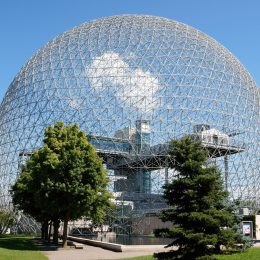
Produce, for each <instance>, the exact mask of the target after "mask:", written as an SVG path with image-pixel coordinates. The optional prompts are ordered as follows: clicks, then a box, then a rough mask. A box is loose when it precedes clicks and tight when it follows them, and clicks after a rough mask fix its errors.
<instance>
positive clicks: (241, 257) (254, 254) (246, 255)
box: [217, 248, 260, 260]
mask: <svg viewBox="0 0 260 260" xmlns="http://www.w3.org/2000/svg"><path fill="white" fill-rule="evenodd" d="M217 259H218V260H259V259H260V248H250V249H249V250H247V251H246V252H243V253H241V254H232V255H220V256H218V258H217Z"/></svg>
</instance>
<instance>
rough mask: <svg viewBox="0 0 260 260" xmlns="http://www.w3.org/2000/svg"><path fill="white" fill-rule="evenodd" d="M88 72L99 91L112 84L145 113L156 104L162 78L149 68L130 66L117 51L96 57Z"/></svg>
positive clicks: (128, 103)
mask: <svg viewBox="0 0 260 260" xmlns="http://www.w3.org/2000/svg"><path fill="white" fill-rule="evenodd" d="M86 75H87V77H88V78H89V81H90V85H91V87H92V88H94V89H95V90H96V91H99V92H104V91H105V90H106V89H107V88H111V87H113V88H115V96H116V97H117V98H119V99H121V100H123V101H125V102H126V103H127V105H129V106H132V107H135V108H137V109H139V110H141V111H142V112H148V111H150V110H152V109H153V108H155V107H156V106H157V102H156V101H157V98H156V95H155V92H156V91H158V90H159V87H160V84H159V80H158V79H157V78H155V77H154V76H153V75H152V74H151V73H150V72H148V71H143V70H142V69H140V68H137V69H133V68H131V67H130V65H129V64H128V63H127V62H125V61H124V60H123V59H122V58H121V57H120V56H119V54H118V53H115V52H106V53H104V54H103V55H101V56H99V57H95V58H93V60H92V63H91V64H90V65H89V66H88V67H87V68H86Z"/></svg>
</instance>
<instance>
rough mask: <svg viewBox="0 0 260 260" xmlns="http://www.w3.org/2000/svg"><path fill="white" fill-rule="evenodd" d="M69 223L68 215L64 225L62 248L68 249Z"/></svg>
mask: <svg viewBox="0 0 260 260" xmlns="http://www.w3.org/2000/svg"><path fill="white" fill-rule="evenodd" d="M68 222H69V217H68V214H66V216H65V218H64V224H63V237H62V247H67V237H68Z"/></svg>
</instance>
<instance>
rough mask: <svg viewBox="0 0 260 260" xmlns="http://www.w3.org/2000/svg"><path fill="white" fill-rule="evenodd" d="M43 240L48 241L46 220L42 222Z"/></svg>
mask: <svg viewBox="0 0 260 260" xmlns="http://www.w3.org/2000/svg"><path fill="white" fill-rule="evenodd" d="M43 232H44V240H48V220H46V221H44V231H43Z"/></svg>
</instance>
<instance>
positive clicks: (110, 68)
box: [0, 15, 260, 214]
mask: <svg viewBox="0 0 260 260" xmlns="http://www.w3.org/2000/svg"><path fill="white" fill-rule="evenodd" d="M56 121H64V122H65V123H66V124H71V123H77V124H79V126H80V128H81V129H83V130H85V131H86V133H87V135H88V137H89V140H90V142H92V143H93V144H94V145H95V146H96V148H97V151H98V153H99V154H100V155H101V156H102V157H103V159H104V163H105V164H106V167H107V168H108V170H109V173H110V175H111V182H112V184H111V189H113V191H114V192H115V203H116V204H120V205H123V207H124V209H125V212H135V213H136V214H137V213H138V214H141V213H140V212H141V211H142V212H154V211H156V210H160V209H161V208H163V207H164V204H163V201H162V200H161V199H160V196H158V194H161V192H162V189H161V188H162V185H163V184H164V183H165V182H167V181H168V180H169V178H171V175H172V174H174V173H172V172H171V171H169V170H168V167H167V156H166V151H167V145H168V143H169V141H170V140H171V139H178V138H181V137H182V136H184V135H190V136H192V137H193V138H195V139H198V140H200V141H201V142H202V144H203V146H204V147H205V149H207V150H208V153H209V163H217V164H218V166H219V167H220V169H221V170H222V173H223V180H224V181H225V185H226V188H227V189H228V190H229V191H230V193H231V196H232V197H234V198H240V199H241V200H242V201H243V202H245V203H246V204H247V205H251V206H253V207H254V208H255V209H258V208H259V202H258V201H259V198H260V179H259V142H258V136H259V89H258V88H257V86H256V84H255V82H254V80H253V79H252V78H251V77H250V75H249V74H248V72H247V71H246V69H245V68H244V67H243V66H242V65H241V63H240V62H239V61H238V60H237V59H236V58H235V57H234V56H233V55H232V54H231V53H230V52H229V51H228V50H227V49H225V48H224V47H223V46H222V45H220V44H219V43H218V42H216V41H215V40H213V39H212V38H210V37H209V36H207V35H205V34H204V33H202V32H200V31H198V30H196V29H194V28H192V27H190V26H188V25H185V24H182V23H179V22H176V21H172V20H169V19H165V18H160V17H153V16H144V15H122V16H113V17H107V18H102V19H98V20H96V21H92V22H87V23H84V24H82V25H80V26H77V27H75V28H73V29H71V30H69V31H67V32H65V33H63V34H61V35H59V36H58V37H56V38H55V39H53V40H52V41H50V42H49V43H47V44H46V45H45V46H44V47H43V48H41V49H40V50H39V51H38V52H37V53H36V54H35V55H34V56H33V57H32V58H31V59H30V60H29V61H28V62H27V63H26V64H25V65H24V66H23V67H22V69H21V70H20V72H19V73H18V74H17V76H16V77H15V79H14V80H13V82H12V83H11V85H10V87H9V89H8V91H7V93H6V95H5V97H4V99H3V101H2V104H1V109H0V158H1V159H0V192H1V204H2V205H4V204H8V203H9V196H8V189H9V187H10V184H12V183H13V182H14V180H15V179H16V177H17V175H18V174H19V171H20V165H21V163H22V162H23V161H24V160H26V159H27V158H28V156H29V155H30V153H31V152H32V151H33V150H34V149H35V148H37V147H39V146H41V142H42V137H43V130H44V129H45V128H46V127H47V126H48V125H50V124H54V123H55V122H56ZM129 214H130V213H129Z"/></svg>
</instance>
